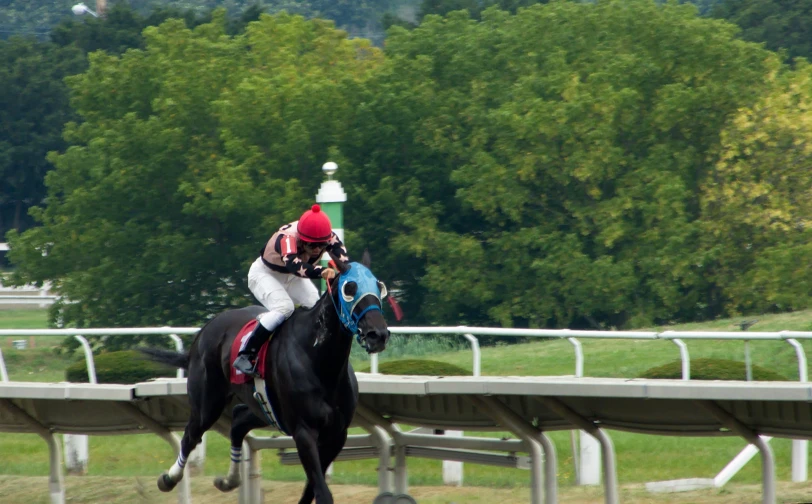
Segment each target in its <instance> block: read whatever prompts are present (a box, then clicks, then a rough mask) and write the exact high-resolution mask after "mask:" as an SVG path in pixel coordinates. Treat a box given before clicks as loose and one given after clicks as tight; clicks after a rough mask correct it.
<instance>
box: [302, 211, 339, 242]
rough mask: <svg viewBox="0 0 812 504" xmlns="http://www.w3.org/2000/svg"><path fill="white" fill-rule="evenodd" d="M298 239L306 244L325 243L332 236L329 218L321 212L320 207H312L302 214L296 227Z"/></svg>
mask: <svg viewBox="0 0 812 504" xmlns="http://www.w3.org/2000/svg"><path fill="white" fill-rule="evenodd" d="M296 232H297V233H299V238H301V239H302V241H306V242H327V241H329V240H330V236H331V235H332V234H333V226H332V224H330V218H329V217H327V214H326V213H324V212H322V211H321V207H320V206H318V205H313V206H312V207H311V208H310V210H308V211H307V212H305V213H303V214H302V216H301V217H300V218H299V223H298V224H297V225H296Z"/></svg>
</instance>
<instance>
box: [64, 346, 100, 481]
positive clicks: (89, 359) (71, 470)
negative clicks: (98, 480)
mask: <svg viewBox="0 0 812 504" xmlns="http://www.w3.org/2000/svg"><path fill="white" fill-rule="evenodd" d="M73 337H74V338H75V339H77V340H78V341H79V343H80V344H81V345H82V349H83V350H84V352H85V363H86V364H87V381H88V383H92V384H95V383H98V382H97V380H96V364H95V362H94V361H93V350H92V349H91V348H90V343H88V341H87V339H86V338H85V337H84V336H81V335H79V334H75V335H74V336H73ZM62 442H63V443H64V445H65V471H67V472H68V474H78V475H84V474H87V462H88V460H89V459H90V454H89V451H90V450H89V449H88V444H89V441H88V437H87V436H86V435H83V434H64V435H63V436H62Z"/></svg>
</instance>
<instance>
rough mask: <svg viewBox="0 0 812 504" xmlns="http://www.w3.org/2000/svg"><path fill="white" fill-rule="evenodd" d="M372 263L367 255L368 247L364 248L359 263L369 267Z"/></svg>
mask: <svg viewBox="0 0 812 504" xmlns="http://www.w3.org/2000/svg"><path fill="white" fill-rule="evenodd" d="M371 263H372V259H370V257H369V249H364V255H362V256H361V264H363V265H364V266H366V267H367V268H369V265H370V264H371Z"/></svg>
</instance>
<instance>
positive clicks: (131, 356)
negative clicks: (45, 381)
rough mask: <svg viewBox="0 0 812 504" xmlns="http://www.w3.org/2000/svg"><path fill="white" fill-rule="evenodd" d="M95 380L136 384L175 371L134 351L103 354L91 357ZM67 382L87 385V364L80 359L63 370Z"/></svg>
mask: <svg viewBox="0 0 812 504" xmlns="http://www.w3.org/2000/svg"><path fill="white" fill-rule="evenodd" d="M93 360H94V364H95V365H96V380H97V381H98V382H99V383H123V384H129V383H138V382H142V381H147V380H150V379H152V378H159V377H167V378H171V377H174V376H175V373H176V370H175V369H174V368H171V367H169V366H166V365H164V364H158V363H157V362H152V361H150V360H147V359H146V358H144V356H143V355H142V354H141V353H139V352H137V351H135V350H123V351H119V352H105V353H102V354H99V355H95V356H93ZM65 379H66V380H67V381H69V382H79V383H87V381H88V380H87V364H86V363H85V360H84V359H82V360H81V361H80V362H76V363H75V364H71V365H70V366H68V368H67V369H66V370H65Z"/></svg>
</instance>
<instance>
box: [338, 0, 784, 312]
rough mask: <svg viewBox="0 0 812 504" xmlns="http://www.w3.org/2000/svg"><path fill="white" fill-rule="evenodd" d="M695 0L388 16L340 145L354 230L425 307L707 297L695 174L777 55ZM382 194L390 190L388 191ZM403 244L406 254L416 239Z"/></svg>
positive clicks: (671, 305) (715, 307)
mask: <svg viewBox="0 0 812 504" xmlns="http://www.w3.org/2000/svg"><path fill="white" fill-rule="evenodd" d="M735 33H736V29H735V27H734V26H732V25H730V24H727V23H724V22H720V21H715V20H707V19H703V18H699V17H697V15H696V11H695V9H694V8H693V7H692V6H677V5H672V4H668V5H663V6H659V5H656V4H655V3H654V2H649V1H624V2H620V1H599V2H597V3H595V4H580V3H574V2H554V3H550V4H547V5H536V6H532V7H529V8H527V9H523V10H520V11H519V12H518V13H517V14H516V15H515V16H511V15H509V14H508V13H506V12H503V11H498V10H495V9H490V10H487V11H485V12H484V13H483V15H482V21H481V22H477V21H475V20H472V19H470V18H469V17H468V16H467V15H466V14H465V13H461V12H454V13H451V14H449V15H448V16H447V17H445V18H440V17H438V16H428V17H426V18H425V19H424V21H423V23H422V25H421V26H419V27H418V28H416V29H414V30H412V31H406V30H403V29H400V28H392V29H391V30H390V33H389V38H388V40H387V69H386V71H382V72H380V73H379V74H378V76H377V78H376V80H375V81H374V82H373V83H372V86H371V88H370V89H374V90H375V91H374V95H373V96H369V97H367V98H366V99H365V100H364V102H363V103H364V107H363V109H362V110H361V112H360V114H359V121H358V123H357V124H356V125H355V126H354V127H353V128H352V132H353V134H354V135H355V136H356V137H357V144H356V145H357V147H356V149H355V150H353V149H350V148H349V147H347V148H344V149H343V152H344V154H345V155H347V157H348V158H349V160H348V164H349V166H351V167H352V170H349V173H346V174H345V176H346V178H345V180H347V181H348V183H347V187H350V188H351V190H352V191H354V192H353V193H352V195H351V198H354V200H355V199H363V200H364V201H365V204H364V205H363V206H362V207H360V208H359V209H357V210H350V212H358V213H357V214H350V213H349V212H348V215H349V217H348V220H350V219H353V220H356V221H357V220H360V219H361V215H363V218H364V219H365V223H364V224H362V228H361V230H360V231H359V232H360V234H361V239H362V240H364V241H365V242H367V243H369V244H370V245H371V246H373V255H374V256H380V255H381V254H380V253H375V250H385V249H386V248H387V247H388V248H391V249H393V250H394V253H391V254H390V258H389V259H390V261H389V262H387V266H386V267H385V268H384V271H387V273H388V274H391V275H392V276H393V277H395V278H398V279H400V280H401V281H402V282H404V283H405V288H406V293H405V298H406V301H407V303H406V304H407V306H405V308H406V310H405V311H406V312H407V313H412V314H415V313H417V314H419V316H420V317H422V320H431V321H432V322H434V323H446V324H458V323H481V322H488V323H498V324H502V325H504V326H511V325H516V326H527V325H529V326H548V327H550V326H559V327H568V326H587V327H595V326H599V327H606V326H610V325H620V326H622V325H631V326H640V325H643V324H651V323H654V322H661V321H671V320H693V319H695V318H698V317H712V316H714V315H715V314H717V313H719V312H720V311H722V310H723V309H724V308H723V306H722V301H721V300H719V299H715V298H713V297H712V296H711V295H709V293H712V292H713V288H714V286H713V285H712V284H711V283H710V282H709V280H708V279H707V278H706V271H705V270H704V267H703V263H702V261H701V257H702V253H701V251H700V250H699V247H700V244H701V240H700V234H701V231H702V228H701V226H700V224H699V218H700V212H701V206H700V197H699V195H700V192H699V187H700V184H701V182H702V181H703V180H704V178H705V177H706V176H707V174H708V172H709V170H710V169H711V168H712V167H713V162H712V160H713V157H714V155H715V153H716V152H717V149H718V145H719V131H720V130H721V129H722V127H723V126H724V124H725V123H726V121H727V120H728V119H729V118H730V117H731V116H732V115H733V114H734V113H735V112H736V110H737V109H738V108H739V107H741V106H743V105H746V104H748V103H752V102H753V101H754V100H755V99H756V97H757V96H758V95H759V93H760V92H761V90H762V89H763V84H762V82H763V79H764V76H765V75H766V73H767V71H768V68H769V67H770V64H771V63H769V62H774V61H775V60H774V56H773V55H772V54H771V53H769V52H768V51H766V50H764V49H762V48H759V47H758V46H756V45H754V44H749V43H745V42H742V41H740V40H737V39H736V38H735ZM384 202H386V203H388V204H387V205H384ZM415 258H416V259H415Z"/></svg>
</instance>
